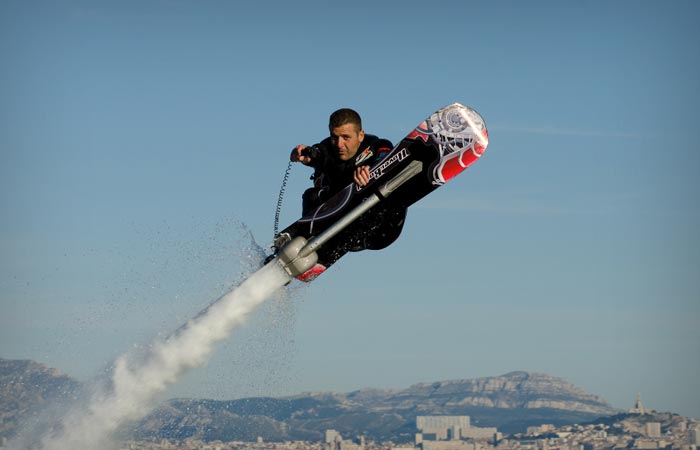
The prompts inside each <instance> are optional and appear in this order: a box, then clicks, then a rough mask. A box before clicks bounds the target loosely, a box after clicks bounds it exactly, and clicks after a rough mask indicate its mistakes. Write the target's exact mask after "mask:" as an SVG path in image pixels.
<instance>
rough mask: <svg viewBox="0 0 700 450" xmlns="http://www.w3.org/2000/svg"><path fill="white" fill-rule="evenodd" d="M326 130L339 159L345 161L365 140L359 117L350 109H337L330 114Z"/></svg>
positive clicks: (353, 154)
mask: <svg viewBox="0 0 700 450" xmlns="http://www.w3.org/2000/svg"><path fill="white" fill-rule="evenodd" d="M328 129H329V131H330V132H331V139H332V140H333V145H334V146H335V147H336V148H337V149H338V156H339V157H340V159H341V160H343V161H347V160H349V159H351V158H352V157H353V156H355V154H356V153H357V150H359V148H360V144H361V143H362V140H363V139H364V138H365V132H364V130H362V119H361V118H360V115H359V114H357V112H355V111H353V110H352V109H350V108H343V109H339V110H337V111H336V112H334V113H333V114H331V117H330V120H329V121H328Z"/></svg>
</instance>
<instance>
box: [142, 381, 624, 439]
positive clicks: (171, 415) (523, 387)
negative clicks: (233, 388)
mask: <svg viewBox="0 0 700 450" xmlns="http://www.w3.org/2000/svg"><path fill="white" fill-rule="evenodd" d="M616 412H618V410H616V409H614V408H612V407H611V406H610V405H609V404H608V403H607V402H606V401H605V400H603V399H602V398H600V397H597V396H594V395H591V394H588V393H586V392H585V391H583V390H582V389H580V388H577V387H576V386H573V385H572V384H570V383H568V382H566V381H564V380H562V379H561V378H556V377H552V376H549V375H544V374H539V373H528V372H512V373H508V374H505V375H502V376H498V377H486V378H478V379H473V380H454V381H442V382H435V383H422V384H416V385H414V386H411V387H409V388H407V389H402V390H377V389H364V390H360V391H355V392H351V393H349V394H338V393H308V394H302V395H297V396H293V397H286V398H278V399H273V398H249V399H242V400H233V401H213V400H189V399H178V400H171V401H169V402H167V404H166V405H164V406H163V407H161V408H160V409H158V410H156V411H155V412H154V413H153V414H151V415H150V416H149V417H148V418H147V419H146V420H144V421H143V422H141V423H140V424H139V426H138V427H137V428H136V434H137V435H138V436H139V437H148V436H159V437H177V438H185V437H197V438H200V439H204V440H213V439H221V440H230V439H234V438H235V439H241V440H254V439H255V438H256V437H257V436H262V437H263V438H265V439H266V440H287V439H299V440H302V439H306V440H320V439H321V437H322V433H323V432H324V431H325V430H326V429H329V428H332V429H335V430H337V431H339V432H340V433H341V434H343V435H347V436H355V435H359V434H363V435H365V436H367V437H368V438H371V439H376V440H394V441H406V440H412V438H413V436H414V434H415V418H416V416H418V415H468V416H471V417H472V423H473V424H474V425H475V426H482V427H487V426H488V427H497V428H498V429H499V430H500V431H502V432H505V433H514V432H521V431H524V430H525V428H526V427H528V426H531V425H539V424H542V423H551V424H554V425H566V424H571V423H582V422H586V421H590V420H593V419H595V418H597V417H601V416H607V415H610V414H614V413H616Z"/></svg>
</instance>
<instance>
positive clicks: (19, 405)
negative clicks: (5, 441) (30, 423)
mask: <svg viewBox="0 0 700 450" xmlns="http://www.w3.org/2000/svg"><path fill="white" fill-rule="evenodd" d="M80 390H81V384H80V383H79V382H77V381H75V380H73V379H72V378H70V377H69V376H68V375H66V374H64V373H61V372H60V371H58V370H56V369H52V368H49V367H46V366H44V365H43V364H39V363H36V362H33V361H18V360H8V359H1V358H0V437H8V436H11V435H12V434H14V432H15V431H16V430H17V428H18V426H19V425H20V424H22V423H25V422H26V421H27V420H29V419H30V418H31V417H33V416H35V415H37V413H38V412H39V410H41V409H42V408H45V407H46V405H48V404H50V403H51V402H53V401H70V400H72V399H74V398H76V396H77V395H79V392H80Z"/></svg>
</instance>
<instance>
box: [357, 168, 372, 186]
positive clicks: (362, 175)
mask: <svg viewBox="0 0 700 450" xmlns="http://www.w3.org/2000/svg"><path fill="white" fill-rule="evenodd" d="M353 179H354V180H355V183H356V184H357V185H358V186H360V187H363V186H367V183H369V166H360V167H358V168H357V169H355V173H354V174H353Z"/></svg>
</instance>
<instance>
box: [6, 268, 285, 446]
mask: <svg viewBox="0 0 700 450" xmlns="http://www.w3.org/2000/svg"><path fill="white" fill-rule="evenodd" d="M289 280H290V277H289V275H288V274H287V273H286V272H285V271H284V269H282V267H281V266H280V265H279V264H276V263H274V262H273V263H270V264H267V265H266V266H264V267H263V268H262V269H260V270H258V271H257V272H255V273H254V274H252V275H251V276H250V277H249V278H248V279H246V280H245V281H244V282H243V283H242V284H240V285H239V286H238V287H236V288H234V289H232V290H231V291H230V292H228V293H227V294H225V295H224V296H222V297H221V298H219V299H218V300H217V301H215V302H214V303H212V304H211V305H210V306H209V307H208V308H207V309H205V310H204V311H202V312H201V313H200V314H198V315H197V316H196V317H194V318H193V319H191V320H189V321H188V322H187V323H186V324H185V325H183V326H182V327H181V328H180V329H178V330H177V331H176V332H175V333H174V334H173V335H172V336H170V337H169V338H167V339H165V340H163V341H155V342H153V343H152V344H151V347H150V349H149V351H148V352H147V353H146V354H144V355H141V356H140V357H138V358H134V357H132V356H129V355H128V354H125V355H122V356H120V357H119V358H117V360H116V361H115V364H114V370H113V373H112V374H111V380H110V384H111V386H110V387H109V388H108V389H106V390H103V391H102V392H96V393H94V394H93V395H92V396H91V398H90V399H89V401H88V402H87V405H84V406H82V407H81V408H80V409H79V410H78V409H77V410H75V411H73V412H71V413H70V414H68V415H67V416H65V417H64V418H63V419H62V420H61V425H62V430H61V431H60V432H58V433H56V434H54V435H47V436H45V437H43V438H42V439H41V444H40V445H39V447H38V449H40V450H95V449H98V448H102V449H103V448H107V447H108V443H109V441H110V438H111V436H112V434H113V432H114V431H115V430H117V429H118V428H119V426H120V425H122V424H124V423H126V422H128V421H134V420H138V419H141V418H143V417H145V416H146V415H147V414H148V413H149V412H150V411H151V410H152V409H153V408H154V406H155V405H154V403H155V401H154V400H155V397H156V395H157V394H159V393H161V392H163V391H164V390H165V389H166V388H167V386H168V385H170V384H173V383H175V382H176V381H177V380H178V378H179V377H180V376H181V375H182V374H183V373H184V372H186V371H187V370H188V369H191V368H194V367H198V366H201V365H202V364H204V363H205V362H206V360H207V358H208V356H209V355H210V354H211V352H212V350H213V348H214V344H216V343H217V342H219V341H221V340H223V339H225V338H226V337H227V336H228V335H229V334H230V333H231V332H232V331H233V329H234V328H235V327H237V326H239V325H241V324H242V323H244V322H245V320H246V319H247V317H248V315H249V314H250V313H251V312H252V311H253V310H255V309H256V308H257V307H258V306H259V305H260V304H262V303H263V302H264V301H265V300H266V299H267V298H268V297H270V296H271V295H272V294H273V293H274V292H275V291H276V290H277V289H279V288H281V287H282V286H284V285H285V284H286V283H287V282H289ZM20 445H21V444H20ZM9 448H10V450H15V449H16V450H24V447H13V446H12V443H11V445H10V447H9ZM31 448H36V447H34V446H32V447H31Z"/></svg>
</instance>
